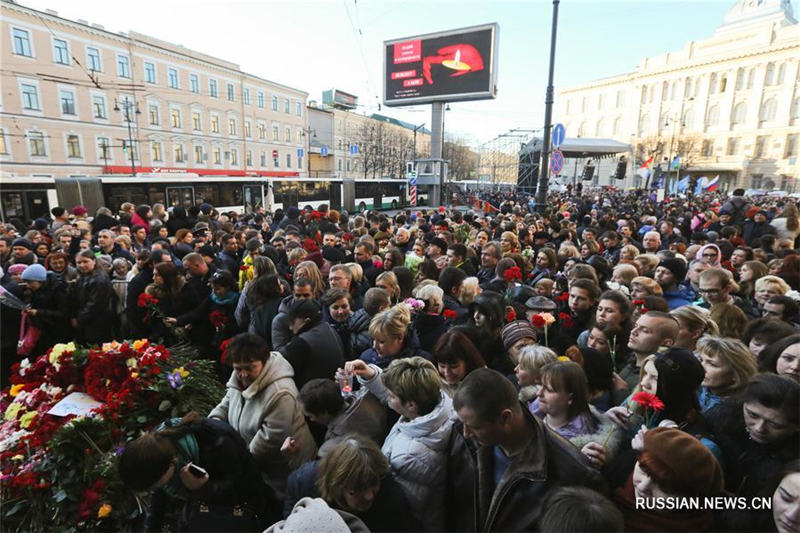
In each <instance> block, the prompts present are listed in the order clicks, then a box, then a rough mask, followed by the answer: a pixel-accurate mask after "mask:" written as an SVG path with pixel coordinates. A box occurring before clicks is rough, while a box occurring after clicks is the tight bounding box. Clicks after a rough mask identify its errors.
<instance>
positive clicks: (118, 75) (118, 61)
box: [117, 53, 131, 80]
mask: <svg viewBox="0 0 800 533" xmlns="http://www.w3.org/2000/svg"><path fill="white" fill-rule="evenodd" d="M120 59H124V60H125V64H126V65H127V67H126V69H127V71H128V75H127V76H125V75H123V74H122V72H120V70H121V68H120V67H121V63H120ZM117 77H118V78H125V79H126V80H129V79H131V58H130V57H129V56H127V55H125V54H119V53H118V54H117Z"/></svg>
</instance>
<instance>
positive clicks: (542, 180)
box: [536, 0, 560, 211]
mask: <svg viewBox="0 0 800 533" xmlns="http://www.w3.org/2000/svg"><path fill="white" fill-rule="evenodd" d="M559 3H560V0H553V25H552V27H551V29H550V72H549V74H548V76H547V93H546V95H545V99H544V105H545V108H544V138H543V139H542V141H543V142H542V162H541V164H540V165H539V187H538V189H537V190H536V207H537V209H538V210H539V211H542V210H544V209H545V208H546V206H547V187H548V177H549V173H550V164H549V160H550V129H551V128H552V127H553V124H552V122H553V72H554V71H555V64H556V35H557V32H558V4H559Z"/></svg>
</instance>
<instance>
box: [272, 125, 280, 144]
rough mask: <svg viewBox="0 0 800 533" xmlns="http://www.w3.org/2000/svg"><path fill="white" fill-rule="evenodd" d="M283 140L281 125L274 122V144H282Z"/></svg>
mask: <svg viewBox="0 0 800 533" xmlns="http://www.w3.org/2000/svg"><path fill="white" fill-rule="evenodd" d="M280 140H281V125H280V124H276V123H274V122H273V124H272V142H274V143H276V142H280Z"/></svg>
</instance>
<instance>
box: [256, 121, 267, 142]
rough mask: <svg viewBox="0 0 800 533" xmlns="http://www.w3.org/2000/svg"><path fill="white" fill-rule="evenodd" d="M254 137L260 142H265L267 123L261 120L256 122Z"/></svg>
mask: <svg viewBox="0 0 800 533" xmlns="http://www.w3.org/2000/svg"><path fill="white" fill-rule="evenodd" d="M256 137H257V138H258V140H260V141H266V140H267V123H266V122H264V121H263V120H258V121H256Z"/></svg>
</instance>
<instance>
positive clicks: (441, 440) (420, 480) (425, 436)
mask: <svg viewBox="0 0 800 533" xmlns="http://www.w3.org/2000/svg"><path fill="white" fill-rule="evenodd" d="M371 367H372V368H373V369H374V370H376V371H377V374H376V375H375V377H374V378H372V379H371V380H362V379H360V378H359V382H361V384H362V385H364V386H365V387H366V388H367V390H369V391H370V392H371V393H373V394H374V395H375V396H377V397H378V398H380V399H381V401H386V396H387V393H388V389H386V387H385V386H384V385H383V381H382V380H381V370H380V368H379V367H377V366H375V365H371ZM440 394H441V398H440V400H439V403H438V404H437V405H436V407H434V408H433V410H432V411H431V412H430V413H427V414H425V415H422V416H419V417H417V418H415V419H413V420H409V419H407V418H405V417H400V419H399V420H398V421H397V423H395V425H394V426H393V427H392V429H391V430H390V431H389V435H388V436H387V437H386V440H385V441H384V442H383V447H382V451H383V454H384V455H385V456H386V458H387V459H389V466H390V468H391V470H392V475H393V476H394V477H395V479H396V480H397V482H398V483H400V486H401V487H402V488H403V492H405V494H406V497H407V498H408V501H409V503H410V504H411V509H412V513H413V514H414V515H415V516H416V517H417V518H418V519H419V521H420V522H422V524H423V526H424V527H425V530H426V531H442V530H443V529H444V524H445V508H444V502H445V495H444V492H445V485H446V474H447V472H446V470H447V451H448V444H449V441H450V433H451V432H452V431H453V422H454V420H455V418H456V414H455V411H454V410H453V402H452V400H451V399H450V398H448V397H447V396H445V394H444V393H440Z"/></svg>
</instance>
